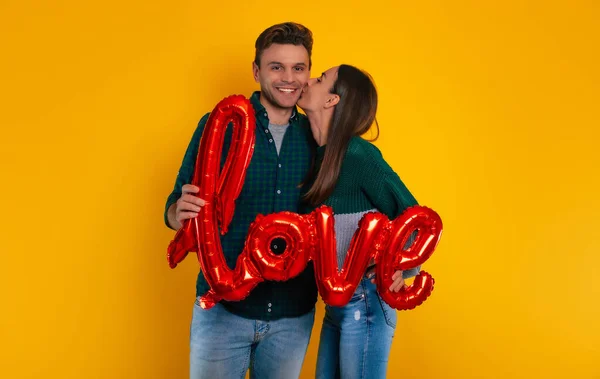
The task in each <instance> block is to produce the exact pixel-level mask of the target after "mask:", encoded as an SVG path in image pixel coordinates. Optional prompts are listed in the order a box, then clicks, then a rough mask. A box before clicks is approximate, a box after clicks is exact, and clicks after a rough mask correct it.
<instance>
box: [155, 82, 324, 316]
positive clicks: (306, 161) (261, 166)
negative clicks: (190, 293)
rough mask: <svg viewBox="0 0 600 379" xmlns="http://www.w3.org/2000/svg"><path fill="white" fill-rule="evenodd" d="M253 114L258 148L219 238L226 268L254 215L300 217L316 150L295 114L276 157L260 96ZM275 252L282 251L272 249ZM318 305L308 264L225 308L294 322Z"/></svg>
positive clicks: (191, 159)
mask: <svg viewBox="0 0 600 379" xmlns="http://www.w3.org/2000/svg"><path fill="white" fill-rule="evenodd" d="M250 100H251V102H252V105H253V107H254V110H255V112H256V145H255V148H254V154H253V155H252V160H251V161H250V165H249V166H248V169H247V172H246V179H245V182H244V186H243V188H242V191H241V193H240V196H239V197H238V199H237V201H236V203H235V204H236V206H235V214H234V216H233V220H232V221H231V224H230V226H229V232H228V233H227V234H226V235H224V236H221V245H222V247H223V254H224V255H225V260H226V262H227V264H228V265H229V267H230V268H233V267H235V264H236V260H237V257H238V256H239V255H240V253H241V252H242V250H243V248H244V243H245V240H246V234H247V232H248V228H249V226H250V224H251V223H252V221H254V219H255V218H256V216H257V215H258V214H264V215H266V214H269V213H275V212H281V211H291V212H299V207H300V196H301V188H299V184H300V183H301V182H302V181H303V180H304V179H305V176H306V174H307V171H308V169H309V166H310V162H311V151H313V150H314V148H315V142H314V139H313V137H312V134H311V131H310V127H309V125H308V120H307V119H306V117H305V116H304V115H301V114H299V113H298V112H297V110H294V112H293V113H292V117H291V118H290V124H289V127H288V129H287V131H286V134H285V136H284V139H283V142H282V145H281V150H280V152H279V155H278V154H277V151H276V148H275V141H273V137H272V136H271V134H270V133H269V128H268V126H269V119H268V116H267V112H266V110H265V108H264V107H263V106H262V104H260V92H255V93H254V94H253V95H252V97H251V98H250ZM207 120H208V114H206V115H205V116H204V117H203V118H202V119H201V120H200V123H199V124H198V127H197V129H196V131H195V132H194V135H193V137H192V140H191V142H190V144H189V146H188V148H187V151H186V153H185V156H184V158H183V163H182V164H181V168H180V170H179V173H178V174H177V179H176V181H175V187H174V189H173V191H172V192H171V194H170V195H169V197H168V199H167V203H166V207H165V223H166V224H167V226H168V221H167V210H168V209H169V207H170V206H171V205H172V204H173V203H175V202H176V201H177V199H179V197H180V196H181V188H182V187H183V185H184V184H187V183H191V181H192V177H193V173H194V165H195V163H196V157H197V155H198V147H199V144H200V137H201V136H202V131H203V130H204V126H205V124H206V121H207ZM231 135H232V134H231V128H228V130H227V133H226V135H225V143H224V147H223V156H222V158H221V167H223V164H224V163H225V157H226V156H227V152H228V150H229V146H230V142H231ZM273 248H274V250H277V249H282V248H283V246H281V244H279V246H277V247H275V246H273ZM209 288H210V287H209V285H208V283H207V282H206V279H205V278H204V275H203V274H202V272H200V273H199V275H198V280H197V282H196V295H197V296H200V295H203V294H204V293H206V291H208V290H209ZM316 301H317V288H316V283H315V279H314V272H313V268H312V263H309V265H308V267H307V269H306V270H305V271H304V272H303V273H302V274H300V275H299V276H297V277H296V278H293V279H290V280H288V281H286V282H263V283H260V284H259V285H258V286H257V287H256V288H255V289H254V290H252V292H250V295H249V296H248V297H247V298H245V299H244V300H242V301H239V302H226V301H223V302H222V303H223V305H225V307H226V308H227V309H228V310H230V311H231V312H233V313H235V314H237V315H239V316H242V317H246V318H252V319H258V320H265V321H268V320H275V319H278V318H282V317H297V316H300V315H302V314H305V313H307V312H309V311H310V310H312V308H313V307H314V305H315V303H316Z"/></svg>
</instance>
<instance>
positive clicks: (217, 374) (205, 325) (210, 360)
mask: <svg viewBox="0 0 600 379" xmlns="http://www.w3.org/2000/svg"><path fill="white" fill-rule="evenodd" d="M314 320H315V311H314V309H313V310H312V311H311V312H309V313H307V314H306V315H303V316H300V317H296V318H283V319H279V320H275V321H260V320H251V319H246V318H243V317H240V316H236V315H234V314H233V313H230V312H229V311H227V310H226V309H225V307H223V305H221V304H217V305H215V306H214V307H213V308H211V309H209V310H204V309H202V308H201V307H200V306H199V305H198V302H197V301H196V303H195V305H194V313H193V317H192V325H191V333H190V378H191V379H204V378H206V379H230V378H231V379H233V378H242V379H243V378H244V376H245V374H246V372H247V371H248V369H250V378H252V379H290V378H292V379H293V378H298V376H299V375H300V370H301V368H302V364H303V362H304V356H305V355H306V349H307V347H308V342H309V340H310V334H311V331H312V327H313V323H314Z"/></svg>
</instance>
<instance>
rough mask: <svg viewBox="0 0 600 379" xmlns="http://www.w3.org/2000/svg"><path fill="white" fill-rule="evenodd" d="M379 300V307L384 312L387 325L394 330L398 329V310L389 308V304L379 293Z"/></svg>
mask: <svg viewBox="0 0 600 379" xmlns="http://www.w3.org/2000/svg"><path fill="white" fill-rule="evenodd" d="M377 299H378V300H379V305H380V306H381V311H382V312H383V317H384V318H385V323H386V324H388V326H389V327H390V328H392V329H396V322H397V320H398V315H397V314H396V310H395V309H394V308H392V307H390V306H389V304H388V303H386V302H385V300H383V299H382V298H381V296H380V295H379V293H377Z"/></svg>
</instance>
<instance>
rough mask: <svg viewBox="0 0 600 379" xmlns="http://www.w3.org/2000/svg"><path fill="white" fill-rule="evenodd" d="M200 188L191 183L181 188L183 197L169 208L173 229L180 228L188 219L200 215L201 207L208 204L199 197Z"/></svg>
mask: <svg viewBox="0 0 600 379" xmlns="http://www.w3.org/2000/svg"><path fill="white" fill-rule="evenodd" d="M199 191H200V188H198V187H197V186H194V185H191V184H185V185H184V186H183V187H182V189H181V192H182V194H181V197H180V198H179V200H177V202H176V203H175V204H173V205H171V207H170V208H169V223H170V224H171V226H172V227H173V229H180V228H181V226H182V225H183V222H184V221H185V220H187V219H190V218H194V217H198V212H200V207H203V206H204V205H206V201H204V200H203V199H201V198H199V197H197V196H196V195H195V194H197V193H198V192H199Z"/></svg>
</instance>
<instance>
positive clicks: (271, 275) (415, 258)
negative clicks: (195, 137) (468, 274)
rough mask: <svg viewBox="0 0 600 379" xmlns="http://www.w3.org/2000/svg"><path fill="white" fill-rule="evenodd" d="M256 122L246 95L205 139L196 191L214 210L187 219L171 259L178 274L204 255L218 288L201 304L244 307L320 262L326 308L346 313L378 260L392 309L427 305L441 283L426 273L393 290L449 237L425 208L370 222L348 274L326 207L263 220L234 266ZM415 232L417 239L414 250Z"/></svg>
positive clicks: (226, 107)
mask: <svg viewBox="0 0 600 379" xmlns="http://www.w3.org/2000/svg"><path fill="white" fill-rule="evenodd" d="M255 122H256V121H255V117H254V109H253V108H252V104H251V103H250V101H248V100H247V99H246V98H245V97H243V96H241V95H234V96H229V97H227V98H225V99H223V100H221V102H219V103H218V104H217V106H216V107H215V109H214V110H213V111H212V112H211V114H210V116H209V118H208V121H207V123H206V127H205V129H204V132H203V134H202V138H201V140H200V146H199V150H198V156H197V159H196V166H195V172H194V177H193V180H192V184H194V185H196V186H198V187H199V188H200V192H199V193H198V197H200V198H202V199H204V200H206V205H205V206H203V207H201V209H200V212H199V214H198V216H197V217H196V218H193V219H189V220H185V222H184V223H183V227H182V228H181V229H180V230H179V231H177V234H176V235H175V238H174V239H173V241H172V242H171V243H170V245H169V247H168V254H167V258H168V261H169V265H170V267H171V268H175V267H176V266H177V264H178V263H179V262H181V261H182V260H183V259H184V258H185V257H186V256H187V254H188V253H189V252H195V253H197V255H198V260H199V261H200V266H201V268H202V272H203V274H204V276H205V278H206V281H207V282H208V284H209V285H210V288H211V289H210V290H209V291H208V292H207V293H206V294H204V295H203V296H202V297H201V301H200V305H201V306H202V307H203V308H204V309H209V308H211V307H213V306H214V305H215V304H216V303H217V302H219V301H220V300H222V299H223V300H227V301H239V300H242V299H244V298H245V297H246V296H248V294H249V293H250V291H252V289H253V288H254V287H255V286H256V285H257V284H258V283H260V282H262V281H265V280H277V281H285V280H288V279H290V278H293V277H295V276H297V275H299V274H300V273H301V272H302V271H303V270H304V269H305V268H306V265H307V264H308V261H309V260H312V261H313V264H314V268H315V276H316V280H317V288H318V289H319V293H320V294H321V297H322V298H323V301H324V302H325V303H327V304H329V305H332V306H343V305H345V304H347V303H348V302H349V301H350V298H351V297H352V294H354V292H355V290H356V287H357V285H358V284H359V282H360V281H361V279H362V277H363V276H364V273H365V270H366V268H367V266H368V265H369V262H370V261H371V259H374V260H375V264H376V277H375V278H376V284H377V290H378V292H379V294H380V295H381V297H382V298H383V300H384V301H385V302H386V303H388V304H389V305H390V306H391V307H393V308H395V309H398V310H407V309H413V308H415V307H416V306H419V305H420V304H422V303H423V302H424V301H425V300H426V299H427V297H428V296H429V295H430V294H431V292H432V291H433V284H434V279H433V277H432V276H431V275H430V274H429V273H427V272H425V271H421V272H419V274H418V275H417V276H416V277H415V280H414V282H413V283H412V284H411V285H409V286H408V287H406V288H404V289H401V290H400V291H399V292H392V291H390V290H389V287H390V285H391V284H392V283H393V280H392V275H393V274H394V272H396V271H397V270H409V269H411V268H415V267H417V266H420V265H422V264H423V263H424V262H425V261H426V260H427V259H429V257H430V256H431V254H433V251H434V250H435V248H436V246H437V244H438V242H439V240H440V238H441V234H442V220H441V219H440V217H439V215H438V214H437V213H436V212H435V211H433V210H432V209H429V208H427V207H423V206H414V207H410V208H408V209H406V210H405V211H404V213H403V214H402V215H400V216H399V217H397V218H396V219H394V220H388V218H387V217H386V216H385V215H383V214H381V213H377V212H371V213H368V214H366V215H364V216H363V218H362V219H361V220H360V222H359V224H358V229H357V231H356V233H355V234H354V236H353V238H352V242H351V243H350V248H349V250H348V255H347V256H346V260H345V262H344V266H343V267H341V268H339V267H338V265H337V258H336V240H335V229H334V218H333V212H332V209H331V208H329V207H327V206H321V207H319V208H317V209H316V210H314V211H313V212H312V213H310V214H307V215H300V214H296V213H292V212H280V213H273V214H269V215H266V216H264V215H258V216H257V218H256V219H255V221H254V222H253V223H252V224H251V225H250V228H249V231H248V235H247V237H246V243H245V246H244V250H243V252H242V253H241V254H240V255H239V257H238V259H237V263H236V266H235V268H234V269H231V268H230V267H229V266H228V265H227V263H226V261H225V257H224V255H223V251H222V248H221V241H220V236H219V230H220V231H221V233H222V234H226V233H227V229H228V226H229V223H230V222H231V219H232V217H233V213H234V210H235V200H236V199H237V197H238V196H239V194H240V191H241V189H242V186H243V184H244V178H245V175H246V169H247V167H248V165H249V164H250V159H251V158H252V153H253V151H254V141H255V134H254V133H255ZM230 123H231V124H232V125H233V139H232V143H231V147H230V150H229V153H228V155H227V159H226V161H225V165H224V166H223V170H222V172H219V165H220V159H221V152H222V149H223V139H224V134H225V130H226V128H227V125H228V124H230ZM219 227H220V228H219ZM415 230H416V231H418V232H417V235H416V238H415V239H414V242H413V243H412V245H410V246H408V247H407V246H406V245H407V242H408V240H409V238H410V237H411V234H413V232H414V231H415ZM276 238H282V239H284V240H285V242H286V248H285V251H284V252H283V253H282V254H278V255H276V254H274V253H273V252H272V251H271V249H270V245H271V241H273V240H274V239H276Z"/></svg>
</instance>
